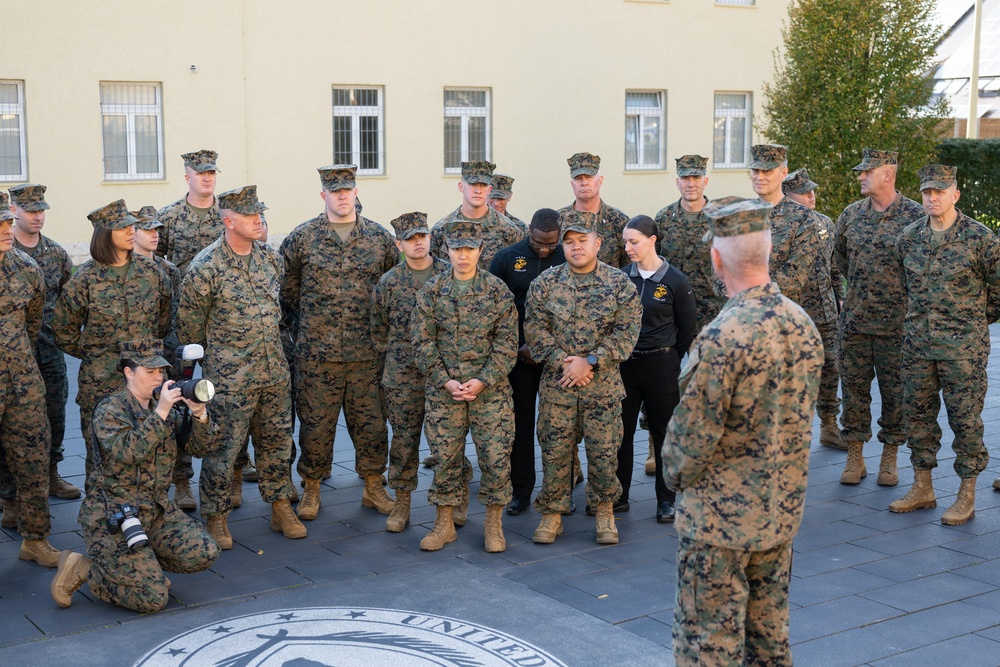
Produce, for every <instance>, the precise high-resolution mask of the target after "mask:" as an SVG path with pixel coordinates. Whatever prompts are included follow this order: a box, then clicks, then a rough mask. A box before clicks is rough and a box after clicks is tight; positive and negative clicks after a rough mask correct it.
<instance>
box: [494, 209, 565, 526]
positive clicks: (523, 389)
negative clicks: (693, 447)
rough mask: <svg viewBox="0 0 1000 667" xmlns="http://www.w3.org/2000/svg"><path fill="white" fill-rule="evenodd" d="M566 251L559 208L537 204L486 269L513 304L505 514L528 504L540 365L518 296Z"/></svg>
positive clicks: (532, 477)
mask: <svg viewBox="0 0 1000 667" xmlns="http://www.w3.org/2000/svg"><path fill="white" fill-rule="evenodd" d="M565 262H566V256H565V255H564V254H563V249H562V245H561V244H560V243H559V213H557V212H556V211H554V210H552V209H551V208H543V209H539V210H538V211H536V212H535V215H534V216H532V218H531V225H530V226H529V227H528V237H527V238H526V239H524V240H522V241H518V242H517V243H515V244H514V245H511V246H507V247H506V248H504V249H503V250H501V251H500V252H498V253H497V254H496V255H494V256H493V261H492V262H490V273H492V274H493V275H495V276H496V277H497V278H500V280H502V281H504V282H505V283H507V288H508V289H509V290H510V291H511V293H512V294H513V295H514V305H515V306H516V307H517V329H518V343H517V363H516V364H515V365H514V369H513V370H512V371H511V372H510V373H509V374H508V375H507V380H508V381H509V382H510V388H511V390H512V391H513V393H514V446H513V448H512V449H511V452H510V481H511V484H512V485H513V487H514V497H513V499H512V500H511V501H510V504H509V505H507V514H510V515H517V514H523V513H524V512H525V511H526V510H527V509H528V507H530V506H531V492H532V491H533V490H534V488H535V400H536V399H537V398H538V386H539V384H540V383H541V381H542V370H544V365H543V364H539V363H538V362H536V361H535V360H534V359H532V358H531V351H530V350H528V345H527V343H525V341H524V300H525V298H526V297H527V296H528V286H529V285H530V284H531V281H532V280H534V279H535V278H537V277H538V276H539V274H541V272H542V271H545V270H546V269H548V268H550V267H553V266H557V265H559V264H563V263H565Z"/></svg>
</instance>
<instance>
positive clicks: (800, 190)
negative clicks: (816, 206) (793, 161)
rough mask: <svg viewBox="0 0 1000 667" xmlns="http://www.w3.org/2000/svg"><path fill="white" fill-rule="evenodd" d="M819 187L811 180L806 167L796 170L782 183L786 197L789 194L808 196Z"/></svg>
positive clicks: (782, 189)
mask: <svg viewBox="0 0 1000 667" xmlns="http://www.w3.org/2000/svg"><path fill="white" fill-rule="evenodd" d="M817 187H819V186H818V185H817V184H816V183H814V182H813V181H811V180H809V172H808V171H806V168H805V167H802V168H801V169H796V170H795V171H793V172H792V173H790V174H789V175H788V176H785V178H784V180H782V181H781V191H782V192H783V193H785V194H786V195H787V194H788V193H791V194H793V195H804V194H808V193H810V192H812V191H813V190H815V189H816V188H817Z"/></svg>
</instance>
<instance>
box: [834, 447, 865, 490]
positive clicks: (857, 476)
mask: <svg viewBox="0 0 1000 667" xmlns="http://www.w3.org/2000/svg"><path fill="white" fill-rule="evenodd" d="M864 446H865V443H863V442H849V443H847V463H846V464H844V472H843V473H841V475H840V483H841V484H860V483H861V480H862V479H864V478H865V477H867V476H868V468H866V467H865V457H864V454H863V453H862V451H863V449H864Z"/></svg>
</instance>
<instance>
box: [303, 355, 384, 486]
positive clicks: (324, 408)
mask: <svg viewBox="0 0 1000 667" xmlns="http://www.w3.org/2000/svg"><path fill="white" fill-rule="evenodd" d="M296 363H297V367H296V373H297V375H296V378H295V390H296V396H295V405H296V408H297V410H298V413H299V421H300V426H299V448H300V449H301V450H302V455H301V456H300V457H299V463H298V470H299V474H300V475H302V478H303V479H320V478H322V477H323V476H325V475H327V474H329V473H330V470H331V468H332V466H333V441H334V438H335V437H336V435H337V419H338V418H339V417H340V409H341V407H343V409H344V420H345V421H346V422H347V433H348V435H349V436H350V437H351V441H352V442H353V443H354V450H355V461H354V467H355V470H356V471H357V473H358V474H359V475H361V476H362V477H364V476H367V475H381V474H382V473H383V472H385V469H386V461H387V459H388V456H389V429H388V428H387V427H386V423H385V411H384V410H383V407H382V383H381V379H382V361H381V360H378V359H372V360H371V361H352V362H347V363H339V362H323V361H316V362H304V361H301V360H297V361H296Z"/></svg>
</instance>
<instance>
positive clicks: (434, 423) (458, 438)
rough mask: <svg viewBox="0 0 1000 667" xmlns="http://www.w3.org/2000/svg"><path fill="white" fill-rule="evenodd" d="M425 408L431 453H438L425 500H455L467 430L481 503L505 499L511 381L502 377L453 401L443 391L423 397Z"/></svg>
mask: <svg viewBox="0 0 1000 667" xmlns="http://www.w3.org/2000/svg"><path fill="white" fill-rule="evenodd" d="M424 410H425V412H426V416H425V418H424V433H425V434H426V435H427V444H428V445H430V449H431V455H432V456H435V457H436V458H437V462H436V464H435V466H434V482H433V483H432V484H431V488H430V490H429V491H428V492H427V501H428V502H429V503H430V504H432V505H444V506H455V505H458V503H459V501H460V499H461V496H462V480H463V478H464V479H466V480H468V474H467V472H466V466H467V465H468V464H467V463H466V462H465V437H466V436H467V435H468V434H469V433H470V432H471V433H472V442H473V443H474V444H475V447H476V457H477V458H478V463H479V502H480V504H482V505H506V504H507V503H509V502H510V501H511V498H512V497H513V491H512V490H511V484H510V450H511V447H513V445H514V434H513V433H512V432H511V425H512V424H513V423H514V405H513V401H512V400H511V395H510V386H509V385H508V384H507V383H506V382H503V383H501V384H500V385H498V386H496V387H490V388H487V389H484V390H483V392H482V393H481V394H479V396H478V397H477V398H476V400H474V401H455V400H452V398H451V395H450V394H447V393H446V392H444V391H443V390H441V391H440V392H439V393H438V395H436V396H427V398H426V400H425V403H424ZM468 472H471V469H470V470H468Z"/></svg>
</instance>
